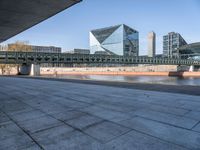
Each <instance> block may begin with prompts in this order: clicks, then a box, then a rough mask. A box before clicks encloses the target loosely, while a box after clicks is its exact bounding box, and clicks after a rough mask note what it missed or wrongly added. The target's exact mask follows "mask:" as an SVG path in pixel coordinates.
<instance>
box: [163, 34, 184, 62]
mask: <svg viewBox="0 0 200 150" xmlns="http://www.w3.org/2000/svg"><path fill="white" fill-rule="evenodd" d="M186 44H187V42H186V41H185V40H184V39H183V38H182V36H181V35H180V34H179V33H174V32H171V33H168V35H165V36H163V56H164V57H170V58H178V57H179V52H178V49H179V47H181V46H183V45H186Z"/></svg>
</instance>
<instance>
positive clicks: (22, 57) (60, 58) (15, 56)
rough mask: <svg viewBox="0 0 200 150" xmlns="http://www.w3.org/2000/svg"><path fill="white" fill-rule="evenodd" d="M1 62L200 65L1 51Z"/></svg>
mask: <svg viewBox="0 0 200 150" xmlns="http://www.w3.org/2000/svg"><path fill="white" fill-rule="evenodd" d="M0 63H1V64H34V63H37V64H41V63H71V64H72V63H83V64H84V63H85V64H89V63H111V64H158V65H200V61H197V60H191V59H172V58H151V57H140V56H138V57H135V56H133V57H125V56H116V55H93V54H66V53H37V52H12V51H0Z"/></svg>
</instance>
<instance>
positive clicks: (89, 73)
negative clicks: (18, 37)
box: [41, 71, 200, 77]
mask: <svg viewBox="0 0 200 150" xmlns="http://www.w3.org/2000/svg"><path fill="white" fill-rule="evenodd" d="M41 75H55V73H54V72H43V73H41ZM56 75H123V76H184V77H200V72H125V71H124V72H123V71H121V72H120V71H107V72H98V71H83V72H77V71H74V72H73V71H72V72H56Z"/></svg>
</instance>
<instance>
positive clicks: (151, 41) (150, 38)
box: [147, 32, 156, 57]
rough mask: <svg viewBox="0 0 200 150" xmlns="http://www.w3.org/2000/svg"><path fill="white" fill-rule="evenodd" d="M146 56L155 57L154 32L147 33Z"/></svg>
mask: <svg viewBox="0 0 200 150" xmlns="http://www.w3.org/2000/svg"><path fill="white" fill-rule="evenodd" d="M147 39H148V57H155V55H156V34H155V33H154V32H149V33H148V37H147Z"/></svg>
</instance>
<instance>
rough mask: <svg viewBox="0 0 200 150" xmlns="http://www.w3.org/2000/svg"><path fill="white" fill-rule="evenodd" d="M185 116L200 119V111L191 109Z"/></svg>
mask: <svg viewBox="0 0 200 150" xmlns="http://www.w3.org/2000/svg"><path fill="white" fill-rule="evenodd" d="M185 117H188V118H192V119H195V120H198V121H200V111H190V112H188V113H186V114H185Z"/></svg>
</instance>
